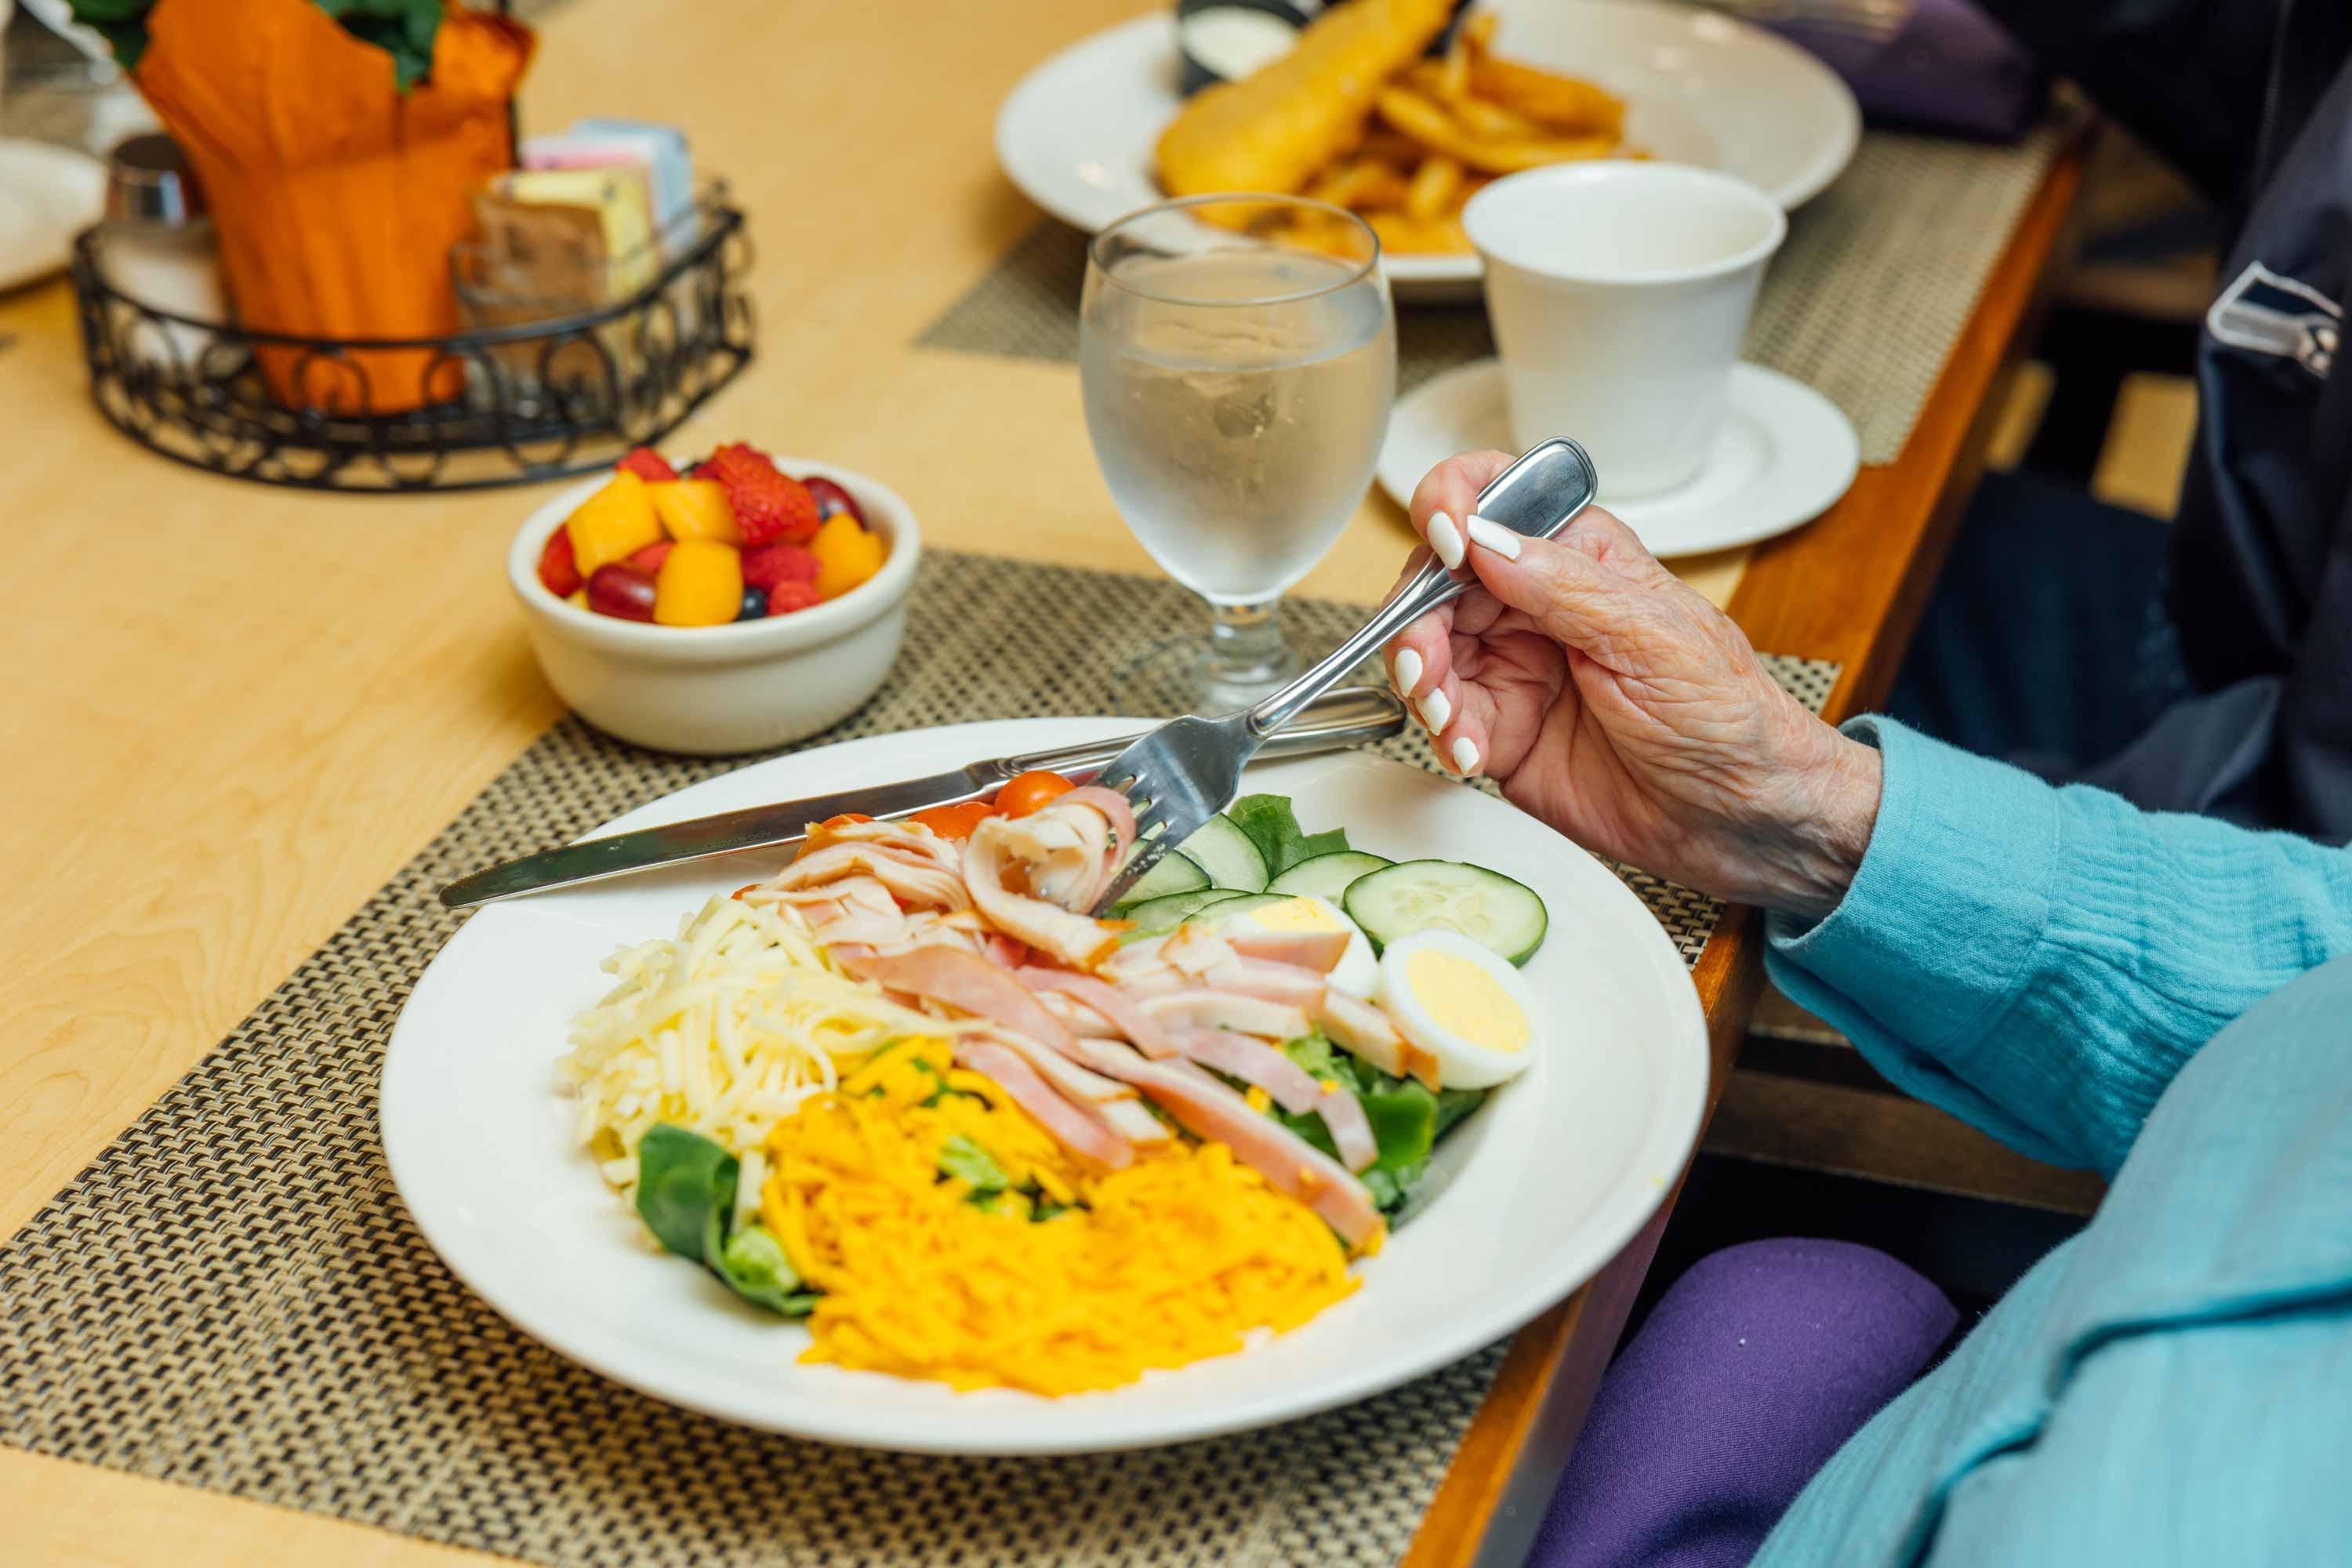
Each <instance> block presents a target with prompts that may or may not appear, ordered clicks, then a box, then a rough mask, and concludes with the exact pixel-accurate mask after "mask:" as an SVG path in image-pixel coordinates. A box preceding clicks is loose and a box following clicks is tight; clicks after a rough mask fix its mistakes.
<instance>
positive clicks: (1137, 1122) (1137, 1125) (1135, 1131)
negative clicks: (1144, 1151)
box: [1095, 1100, 1175, 1145]
mask: <svg viewBox="0 0 2352 1568" xmlns="http://www.w3.org/2000/svg"><path fill="white" fill-rule="evenodd" d="M1095 1114H1096V1115H1097V1116H1099V1117H1101V1118H1102V1119H1103V1120H1104V1121H1108V1122H1109V1123H1110V1130H1111V1131H1114V1132H1116V1133H1118V1135H1119V1136H1120V1137H1122V1138H1124V1139H1126V1140H1127V1141H1128V1142H1130V1143H1134V1144H1138V1145H1141V1144H1146V1143H1165V1142H1168V1141H1169V1140H1170V1139H1171V1138H1173V1137H1174V1136H1175V1134H1174V1133H1172V1132H1171V1131H1168V1124H1167V1123H1166V1122H1164V1121H1160V1118H1158V1117H1157V1116H1154V1115H1152V1114H1151V1111H1150V1109H1149V1108H1148V1107H1146V1106H1145V1105H1144V1103H1143V1101H1142V1100H1106V1101H1105V1102H1104V1103H1102V1104H1100V1105H1097V1106H1096V1107H1095Z"/></svg>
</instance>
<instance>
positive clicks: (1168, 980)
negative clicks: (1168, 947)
mask: <svg viewBox="0 0 2352 1568" xmlns="http://www.w3.org/2000/svg"><path fill="white" fill-rule="evenodd" d="M1103 973H1104V976H1105V977H1106V978H1107V979H1108V980H1109V981H1110V983H1111V984H1114V985H1116V986H1118V988H1119V991H1120V992H1121V993H1122V994H1125V995H1129V996H1132V997H1133V998H1135V1000H1137V1001H1138V1002H1140V1001H1143V1000H1144V999H1145V998H1147V997H1151V996H1165V995H1167V994H1169V993H1170V992H1171V991H1192V990H1197V989H1199V986H1200V982H1198V981H1196V980H1194V979H1193V978H1192V976H1191V975H1189V974H1187V973H1184V972H1183V971H1182V970H1181V969H1179V968H1177V967H1176V966H1175V965H1174V964H1172V963H1156V962H1155V963H1150V964H1146V965H1142V966H1139V967H1137V968H1133V969H1121V970H1117V971H1112V970H1105V971H1104V972H1103Z"/></svg>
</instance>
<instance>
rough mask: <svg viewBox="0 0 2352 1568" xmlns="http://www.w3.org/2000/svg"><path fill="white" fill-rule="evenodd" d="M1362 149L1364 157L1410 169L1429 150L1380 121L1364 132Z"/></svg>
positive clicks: (1374, 122) (1426, 154)
mask: <svg viewBox="0 0 2352 1568" xmlns="http://www.w3.org/2000/svg"><path fill="white" fill-rule="evenodd" d="M1360 151H1361V153H1362V155H1363V156H1364V157H1367V158H1377V159H1379V160H1380V161H1381V163H1387V164H1390V165H1391V166H1392V167H1395V168H1398V169H1410V168H1412V167H1413V166H1414V165H1415V164H1417V163H1420V162H1421V161H1422V159H1423V158H1424V157H1426V156H1428V150H1427V149H1426V148H1424V147H1423V146H1422V144H1421V143H1420V142H1416V141H1414V140H1413V139H1412V137H1410V136H1408V135H1406V134H1405V133H1404V132H1402V131H1399V130H1397V129H1396V128H1395V127H1394V126H1391V125H1382V124H1381V123H1380V121H1373V122H1372V125H1371V129H1370V130H1369V131H1367V132H1364V144H1363V147H1362V148H1361V149H1360ZM1391 205H1394V204H1393V203H1391Z"/></svg>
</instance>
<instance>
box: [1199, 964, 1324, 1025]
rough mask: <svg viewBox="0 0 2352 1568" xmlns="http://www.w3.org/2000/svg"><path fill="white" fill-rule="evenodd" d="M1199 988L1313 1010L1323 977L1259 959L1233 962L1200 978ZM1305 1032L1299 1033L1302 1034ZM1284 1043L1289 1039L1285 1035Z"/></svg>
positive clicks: (1314, 972) (1313, 972) (1220, 966)
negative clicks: (1228, 992) (1309, 1007)
mask: <svg viewBox="0 0 2352 1568" xmlns="http://www.w3.org/2000/svg"><path fill="white" fill-rule="evenodd" d="M1201 984H1203V985H1206V986H1208V987H1209V988H1211V989H1212V990H1215V991H1230V992H1232V993H1234V994H1235V995H1238V996H1255V997H1256V998H1258V999H1259V1000H1260V1001H1262V1002H1279V1003H1281V1004H1282V1005H1285V1006H1287V1007H1308V1006H1312V1005H1314V1003H1315V1001H1316V999H1317V998H1318V997H1319V996H1321V995H1322V994H1323V986H1324V979H1323V976H1322V974H1321V973H1319V972H1318V971H1316V970H1312V969H1301V968H1300V967H1299V966H1298V965H1297V964H1295V963H1268V962H1266V961H1265V959H1261V958H1234V959H1229V960H1227V961H1226V962H1225V963H1220V964H1218V965H1217V966H1216V967H1215V968H1213V969H1212V970H1210V971H1209V972H1208V973H1206V974H1203V975H1202V976H1201ZM1305 1032H1306V1031H1304V1030H1301V1031H1300V1033H1302V1034H1304V1033H1305ZM1284 1038H1285V1039H1288V1038H1290V1037H1289V1036H1287V1035H1286V1036H1284Z"/></svg>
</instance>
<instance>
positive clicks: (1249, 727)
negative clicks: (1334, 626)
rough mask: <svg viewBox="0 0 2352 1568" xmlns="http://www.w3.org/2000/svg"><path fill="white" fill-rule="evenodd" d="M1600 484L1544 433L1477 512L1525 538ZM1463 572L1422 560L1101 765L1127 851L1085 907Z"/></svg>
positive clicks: (1190, 819) (1579, 458)
mask: <svg viewBox="0 0 2352 1568" xmlns="http://www.w3.org/2000/svg"><path fill="white" fill-rule="evenodd" d="M1600 488H1601V479H1600V476H1599V474H1598V473H1596V472H1595V471H1594V469H1593V467H1592V459H1591V458H1588V457H1586V456H1585V455H1584V448H1583V447H1580V446H1578V445H1577V444H1576V443H1575V442H1573V441H1568V440H1563V439H1561V438H1559V437H1553V438H1552V439H1550V440H1549V441H1546V442H1543V443H1541V444H1540V445H1538V446H1537V447H1531V448H1530V449H1529V450H1528V452H1527V454H1526V455H1525V456H1523V457H1521V458H1519V460H1518V461H1517V462H1516V463H1513V464H1512V465H1511V466H1510V467H1509V468H1505V469H1504V470H1503V471H1502V473H1501V474H1500V475H1498V476H1497V477H1496V480H1495V482H1494V483H1493V484H1490V485H1488V486H1487V487H1486V489H1484V490H1482V491H1480V492H1479V495H1478V508H1477V515H1478V516H1480V517H1484V518H1487V519H1489V520H1491V521H1495V522H1498V523H1501V524H1502V525H1503V526H1504V527H1505V528H1507V529H1510V530H1512V531H1515V532H1518V533H1524V534H1526V535H1527V536H1528V537H1529V538H1531V539H1549V538H1550V537H1551V536H1552V535H1553V534H1555V533H1558V532H1559V531H1560V530H1561V529H1563V528H1566V527H1567V526H1568V525H1569V523H1570V521H1573V520H1574V519H1575V517H1576V514H1577V513H1579V512H1580V511H1582V510H1584V509H1585V508H1586V507H1587V506H1589V505H1591V502H1592V498H1593V496H1594V494H1595V493H1596V492H1598V490H1599V489H1600ZM1473 580H1474V579H1472V578H1471V577H1470V576H1469V575H1468V574H1466V573H1464V574H1455V573H1452V572H1448V571H1447V570H1446V569H1445V567H1444V563H1441V562H1437V561H1432V562H1430V563H1428V564H1427V565H1425V566H1423V568H1422V569H1421V570H1420V571H1419V572H1418V573H1416V574H1413V578H1412V581H1411V582H1409V583H1407V584H1405V585H1404V586H1403V587H1402V588H1401V589H1399V590H1398V591H1397V592H1396V593H1395V594H1394V595H1391V597H1390V599H1389V601H1388V603H1387V604H1385V605H1381V608H1380V610H1379V611H1378V612H1377V613H1376V614H1375V615H1374V616H1372V618H1371V619H1370V621H1367V622H1366V623H1365V624H1364V626H1363V627H1362V628H1361V629H1360V630H1359V631H1358V632H1357V633H1356V635H1355V636H1354V637H1349V639H1348V640H1347V641H1346V642H1343V643H1341V644H1340V645H1339V647H1335V648H1333V649H1332V650H1331V651H1330V652H1329V653H1328V654H1327V655H1325V656H1324V658H1322V659H1321V661H1319V662H1318V664H1317V665H1316V666H1315V668H1312V669H1310V670H1308V671H1307V673H1306V674H1304V675H1302V676H1300V677H1299V678H1298V679H1296V680H1294V681H1292V682H1291V683H1290V684H1289V685H1287V686H1286V687H1284V688H1283V689H1281V690H1279V691H1277V692H1276V693H1275V694H1274V695H1273V696H1271V697H1268V698H1266V699H1265V700H1263V701H1261V702H1259V703H1258V704H1257V705H1256V706H1255V707H1254V708H1244V709H1243V710H1241V711H1240V712H1238V713H1228V714H1226V715H1225V716H1224V717H1223V718H1221V719H1203V718H1201V717H1199V716H1197V715H1193V716H1188V717H1185V718H1182V719H1171V720H1170V721H1168V722H1167V723H1165V724H1162V725H1160V728H1158V729H1157V730H1154V731H1151V732H1150V733H1149V734H1147V735H1144V736H1142V737H1141V738H1140V739H1139V740H1137V741H1136V742H1135V743H1134V744H1133V745H1131V746H1129V747H1128V748H1127V750H1125V751H1124V752H1120V753H1119V754H1118V756H1116V757H1114V758H1112V759H1111V760H1110V762H1109V763H1106V764H1105V765H1104V767H1103V770H1102V772H1101V773H1099V774H1097V775H1096V782H1097V783H1098V784H1104V785H1107V786H1108V787H1109V788H1111V789H1115V790H1117V791H1118V792H1119V794H1121V795H1125V796H1126V797H1127V802H1128V804H1129V805H1130V806H1131V807H1133V808H1134V811H1135V835H1136V852H1135V853H1134V854H1133V855H1132V856H1130V857H1129V858H1128V861H1127V864H1126V865H1125V866H1123V867H1122V868H1120V869H1119V873H1118V876H1117V877H1116V878H1114V879H1112V881H1111V885H1110V890H1109V891H1108V892H1107V893H1105V894H1104V895H1103V898H1102V900H1101V901H1100V902H1099V903H1097V905H1096V906H1095V912H1096V913H1097V914H1100V913H1102V912H1103V911H1104V910H1108V909H1109V908H1110V907H1111V906H1112V905H1114V904H1116V903H1118V900H1120V899H1121V898H1123V897H1124V896H1125V895H1126V893H1127V889H1129V888H1131V887H1133V886H1134V885H1135V883H1136V881H1137V880H1138V879H1139V878H1141V877H1142V876H1143V874H1144V873H1145V872H1147V871H1149V870H1150V869H1151V868H1152V867H1153V866H1154V865H1156V864H1158V863H1159V860H1160V857H1161V856H1163V855H1165V854H1167V853H1168V851H1169V850H1171V849H1172V848H1174V847H1176V846H1177V845H1179V844H1181V843H1182V842H1183V841H1184V840H1185V839H1187V838H1189V837H1192V835H1193V834H1194V833H1196V832H1198V831H1199V830H1200V828H1201V827H1202V825H1204V824H1205V823H1206V822H1207V821H1208V820H1209V818H1211V817H1213V816H1216V815H1217V813H1219V812H1221V811H1223V809H1224V808H1225V807H1226V806H1227V805H1230V804H1232V802H1233V798H1234V795H1235V794H1237V793H1238V792H1239V791H1240V789H1241V782H1242V768H1243V766H1244V764H1246V763H1248V762H1249V760H1250V758H1251V756H1252V755H1254V754H1255V752H1256V751H1257V749H1258V748H1259V747H1260V746H1262V745H1264V744H1265V742H1266V739H1267V737H1268V736H1270V735H1272V734H1273V733H1274V732H1275V731H1277V730H1279V729H1281V728H1282V726H1283V725H1284V724H1285V723H1286V722H1288V721H1289V720H1290V718H1291V716H1292V715H1294V714H1296V713H1297V711H1298V710H1299V709H1301V708H1303V707H1305V706H1306V705H1307V703H1309V702H1312V701H1313V700H1315V699H1316V698H1317V697H1318V695H1320V694H1321V693H1322V692H1323V691H1324V690H1325V689H1328V687H1330V686H1331V685H1333V684H1334V683H1335V682H1337V681H1338V680H1339V679H1340V678H1341V677H1342V676H1345V675H1346V674H1347V673H1348V672H1349V670H1352V669H1354V668H1356V666H1357V665H1359V664H1360V663H1362V662H1363V660H1364V658H1365V657H1366V656H1367V655H1369V654H1370V652H1371V651H1372V650H1373V649H1374V648H1377V647H1380V646H1381V644H1382V643H1384V642H1386V641H1388V640H1389V638H1391V637H1394V636H1396V635H1397V633H1399V632H1401V631H1402V630H1403V629H1404V628H1405V627H1406V626H1411V625H1412V623H1413V622H1414V621H1417V620H1419V619H1420V618H1421V617H1422V616H1425V615H1427V614H1429V612H1430V611H1432V610H1433V609H1436V608H1437V607H1438V606H1439V605H1443V604H1445V603H1446V602H1448V601H1449V600H1451V599H1453V598H1454V597H1455V596H1456V595H1460V594H1462V593H1464V592H1465V591H1466V590H1467V589H1468V588H1469V587H1470V585H1471V583H1472V582H1473Z"/></svg>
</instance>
